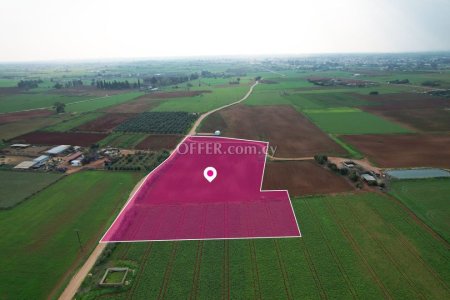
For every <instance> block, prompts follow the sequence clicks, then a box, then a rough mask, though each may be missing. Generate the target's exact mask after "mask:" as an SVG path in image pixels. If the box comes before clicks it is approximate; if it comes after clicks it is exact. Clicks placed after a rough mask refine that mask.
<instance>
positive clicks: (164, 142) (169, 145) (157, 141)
mask: <svg viewBox="0 0 450 300" xmlns="http://www.w3.org/2000/svg"><path fill="white" fill-rule="evenodd" d="M182 138H183V136H182V135H175V134H152V135H149V136H148V137H146V138H145V139H144V140H143V141H142V142H140V143H139V144H137V145H136V146H135V147H134V148H135V149H138V150H150V151H159V150H163V149H166V150H172V149H174V148H175V147H176V146H177V145H178V143H179V142H180V141H181V139H182Z"/></svg>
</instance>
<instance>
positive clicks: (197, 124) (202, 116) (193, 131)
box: [187, 81, 259, 135]
mask: <svg viewBox="0 0 450 300" xmlns="http://www.w3.org/2000/svg"><path fill="white" fill-rule="evenodd" d="M258 83H259V81H256V82H255V83H254V84H252V85H251V86H250V89H249V90H248V92H247V94H245V95H244V97H242V98H241V99H240V100H238V101H236V102H233V103H230V104H227V105H224V106H221V107H218V108H216V109H213V110H210V111H208V112H205V113H204V114H202V115H201V116H200V117H199V118H198V119H197V121H195V123H194V125H193V126H192V128H191V130H190V131H189V132H188V134H187V135H194V134H195V133H196V132H197V127H198V126H200V124H201V122H202V121H203V120H204V119H205V118H206V117H207V116H209V115H210V114H212V113H215V112H216V111H219V110H222V109H224V108H227V107H230V106H233V105H235V104H238V103H241V102H242V101H244V100H245V99H247V98H248V97H249V96H250V95H251V94H252V92H253V88H254V87H255V86H257V85H258Z"/></svg>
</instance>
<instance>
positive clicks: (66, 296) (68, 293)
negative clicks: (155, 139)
mask: <svg viewBox="0 0 450 300" xmlns="http://www.w3.org/2000/svg"><path fill="white" fill-rule="evenodd" d="M258 83H259V82H258V81H256V82H255V83H254V84H253V85H252V86H250V89H249V90H248V92H247V94H245V95H244V97H242V98H241V99H240V100H238V101H236V102H233V103H230V104H227V105H224V106H221V107H219V108H216V109H213V110H211V111H208V112H206V113H204V114H202V115H201V116H200V117H199V118H198V119H197V121H196V122H195V123H194V125H193V126H192V129H191V130H190V131H189V133H188V134H187V135H194V134H195V132H196V130H197V127H198V126H199V125H200V123H201V122H202V120H203V119H205V118H206V117H207V116H209V115H210V114H212V113H215V112H216V111H219V110H221V109H224V108H227V107H230V106H232V105H235V104H238V103H241V102H242V101H244V100H245V99H247V98H248V97H249V96H250V95H251V93H252V92H253V88H254V87H255V86H256V85H257V84H258ZM180 143H181V142H180ZM177 147H178V146H177ZM175 149H176V148H175ZM144 179H145V177H144V178H142V180H144ZM142 180H141V181H139V182H138V183H137V184H136V186H135V187H134V189H133V191H132V192H131V193H130V197H131V196H132V195H133V194H134V192H135V191H136V189H137V188H138V187H139V186H140V185H141V183H142ZM106 245H107V244H106V243H99V244H98V245H97V247H95V249H94V251H92V253H91V255H90V256H89V258H88V259H87V260H86V262H85V263H84V265H83V266H82V267H81V268H80V269H79V270H78V271H77V272H76V274H75V275H74V276H73V277H72V279H71V280H70V282H69V284H68V285H67V287H66V288H65V289H64V291H63V293H62V294H61V296H60V297H59V299H60V300H70V299H73V298H74V297H75V294H76V293H77V291H78V289H79V288H80V286H81V283H82V282H83V280H84V278H86V276H87V275H88V274H89V271H90V270H91V269H92V267H93V266H94V264H95V262H96V261H97V259H98V257H99V256H100V255H101V254H102V252H103V250H104V249H105V247H106Z"/></svg>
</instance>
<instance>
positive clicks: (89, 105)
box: [66, 92, 144, 112]
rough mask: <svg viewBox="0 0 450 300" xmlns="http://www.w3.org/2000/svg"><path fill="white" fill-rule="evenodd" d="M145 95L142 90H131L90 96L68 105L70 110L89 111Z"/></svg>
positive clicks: (67, 109)
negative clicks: (123, 92)
mask: <svg viewBox="0 0 450 300" xmlns="http://www.w3.org/2000/svg"><path fill="white" fill-rule="evenodd" d="M142 95H144V93H141V92H129V93H125V94H118V95H112V96H108V97H97V98H90V99H89V100H88V101H82V102H78V103H70V104H68V105H67V106H66V111H68V112H87V111H94V110H97V109H101V108H105V107H109V106H114V105H118V104H121V103H124V102H127V101H130V100H133V99H135V98H137V97H139V96H142Z"/></svg>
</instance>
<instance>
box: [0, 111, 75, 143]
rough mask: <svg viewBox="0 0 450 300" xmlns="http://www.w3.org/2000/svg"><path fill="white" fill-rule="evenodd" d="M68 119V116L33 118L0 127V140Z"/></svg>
mask: <svg viewBox="0 0 450 300" xmlns="http://www.w3.org/2000/svg"><path fill="white" fill-rule="evenodd" d="M67 118H69V117H68V116H58V115H55V116H51V117H42V118H33V119H27V120H22V121H19V122H13V123H8V124H3V125H0V139H4V140H9V139H12V138H14V137H16V136H19V135H22V134H25V133H28V132H32V131H36V130H39V129H41V128H43V127H48V126H51V125H55V124H57V123H60V122H61V121H63V120H66V119H67Z"/></svg>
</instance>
